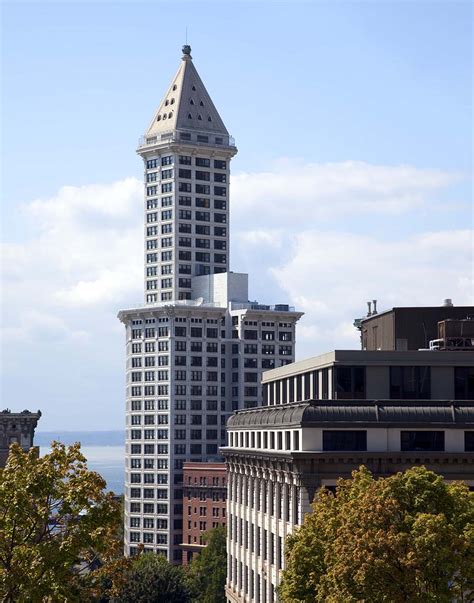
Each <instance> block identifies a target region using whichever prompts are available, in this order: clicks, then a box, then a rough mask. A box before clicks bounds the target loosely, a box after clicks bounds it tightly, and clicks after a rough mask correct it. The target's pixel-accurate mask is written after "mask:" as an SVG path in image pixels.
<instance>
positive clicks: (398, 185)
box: [232, 159, 462, 228]
mask: <svg viewBox="0 0 474 603" xmlns="http://www.w3.org/2000/svg"><path fill="white" fill-rule="evenodd" d="M460 179H462V176H461V175H460V174H455V173H450V172H445V171H442V170H434V169H419V168H415V167H412V166H407V165H402V166H382V165H372V164H369V163H364V162H361V161H345V162H340V163H305V162H302V161H296V160H291V159H284V160H281V161H279V162H276V164H275V165H274V166H273V169H272V170H270V171H267V172H260V173H240V174H237V175H236V176H234V177H233V179H232V199H233V200H232V211H233V216H235V218H236V219H237V220H238V222H239V223H240V222H242V224H244V223H245V221H246V220H247V221H248V220H249V218H250V216H251V217H252V219H254V218H255V213H257V208H258V214H259V216H261V218H262V220H264V221H265V222H266V223H267V225H268V224H270V225H271V226H272V227H273V226H274V225H278V226H279V227H280V228H281V227H282V226H285V227H287V226H291V225H302V224H307V223H308V222H311V221H315V220H330V219H332V218H337V217H341V216H350V215H353V214H360V213H361V212H362V213H376V214H389V215H390V214H392V215H396V214H400V213H402V212H406V211H409V210H412V209H414V208H418V207H420V206H422V205H423V204H424V203H425V202H426V201H427V199H428V198H429V197H430V194H432V193H433V192H435V191H440V190H442V189H444V188H446V187H448V186H450V185H451V184H453V183H455V182H458V181H459V180H460ZM256 219H257V221H258V222H260V220H259V219H258V218H256Z"/></svg>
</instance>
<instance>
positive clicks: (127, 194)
mask: <svg viewBox="0 0 474 603" xmlns="http://www.w3.org/2000/svg"><path fill="white" fill-rule="evenodd" d="M142 191H143V188H142V184H141V183H139V182H138V181H137V180H136V179H133V178H128V179H125V180H122V181H120V182H115V183H113V184H111V185H92V186H82V187H72V186H67V187H63V188H61V189H60V190H59V191H58V193H57V194H56V195H54V196H53V197H51V198H50V199H42V200H34V201H32V202H31V203H29V204H26V205H25V206H23V207H22V209H21V212H22V218H23V220H26V222H27V223H28V225H29V229H30V231H31V232H32V233H33V234H32V236H31V238H30V239H29V240H26V241H25V242H23V243H15V244H5V245H4V248H3V257H4V265H5V272H4V283H3V295H4V301H5V305H6V310H7V312H8V311H9V314H10V315H11V316H14V318H13V320H15V322H16V323H17V325H21V324H24V325H25V328H26V325H28V324H29V321H28V320H24V319H22V312H23V313H25V314H27V313H28V311H29V310H30V309H31V308H32V307H34V309H35V312H36V313H37V314H38V313H41V312H43V313H44V315H45V316H48V315H50V314H51V313H54V315H55V316H56V317H58V316H65V317H67V315H68V314H71V310H72V309H74V307H76V306H79V307H80V306H94V307H95V308H96V309H98V307H100V306H101V305H102V306H104V305H106V306H107V307H110V308H112V307H113V306H114V304H117V305H118V304H120V302H121V301H122V300H123V299H126V298H127V297H130V296H131V295H134V296H136V297H137V299H140V292H141V291H140V288H141V277H142V259H143V255H142V252H141V248H140V237H141V235H142V211H141V209H142V207H143V197H142ZM64 320H65V322H64V324H65V325H67V318H65V319H64ZM17 328H21V326H18V327H17ZM65 331H67V328H66V327H65ZM28 332H31V329H30V328H28ZM72 332H74V327H71V333H72Z"/></svg>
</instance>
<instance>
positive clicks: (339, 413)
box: [227, 400, 474, 429]
mask: <svg viewBox="0 0 474 603" xmlns="http://www.w3.org/2000/svg"><path fill="white" fill-rule="evenodd" d="M328 423H330V424H338V423H339V424H348V423H358V424H367V425H370V424H374V423H375V424H384V425H387V424H389V423H394V424H402V423H408V424H410V423H414V424H420V423H422V424H424V425H427V424H428V425H429V424H455V425H468V426H471V425H472V426H473V427H474V401H444V400H440V401H434V400H427V401H426V400H425V401H423V400H341V401H337V400H311V401H309V402H300V403H296V404H281V405H274V406H262V407H259V408H253V409H250V410H241V411H238V412H236V413H235V414H234V415H232V416H231V417H230V418H229V420H228V421H227V427H228V428H231V429H246V428H252V427H255V426H262V427H270V426H272V427H275V428H283V427H305V426H308V427H309V426H317V425H325V424H328Z"/></svg>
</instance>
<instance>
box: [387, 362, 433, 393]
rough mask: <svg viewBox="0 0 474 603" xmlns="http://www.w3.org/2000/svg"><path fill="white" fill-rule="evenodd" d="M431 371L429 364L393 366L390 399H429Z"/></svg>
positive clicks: (391, 368) (391, 369)
mask: <svg viewBox="0 0 474 603" xmlns="http://www.w3.org/2000/svg"><path fill="white" fill-rule="evenodd" d="M430 397H431V371H430V367H429V366H391V367H390V399H392V400H429V399H430Z"/></svg>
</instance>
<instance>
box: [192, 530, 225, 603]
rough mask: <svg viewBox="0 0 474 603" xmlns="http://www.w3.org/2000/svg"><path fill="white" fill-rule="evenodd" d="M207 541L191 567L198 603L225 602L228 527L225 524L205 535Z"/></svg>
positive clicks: (195, 597) (195, 599) (194, 599)
mask: <svg viewBox="0 0 474 603" xmlns="http://www.w3.org/2000/svg"><path fill="white" fill-rule="evenodd" d="M203 541H204V542H205V543H207V546H206V548H204V549H203V550H202V551H201V552H200V553H199V555H198V556H197V557H195V558H194V559H193V561H192V563H191V566H190V568H189V577H190V580H191V584H192V586H193V591H194V596H193V601H195V602H196V603H225V601H226V598H225V590H224V589H225V581H226V572H227V555H226V529H225V527H223V526H220V527H217V528H214V529H212V530H209V531H208V532H206V533H205V534H204V535H203Z"/></svg>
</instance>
